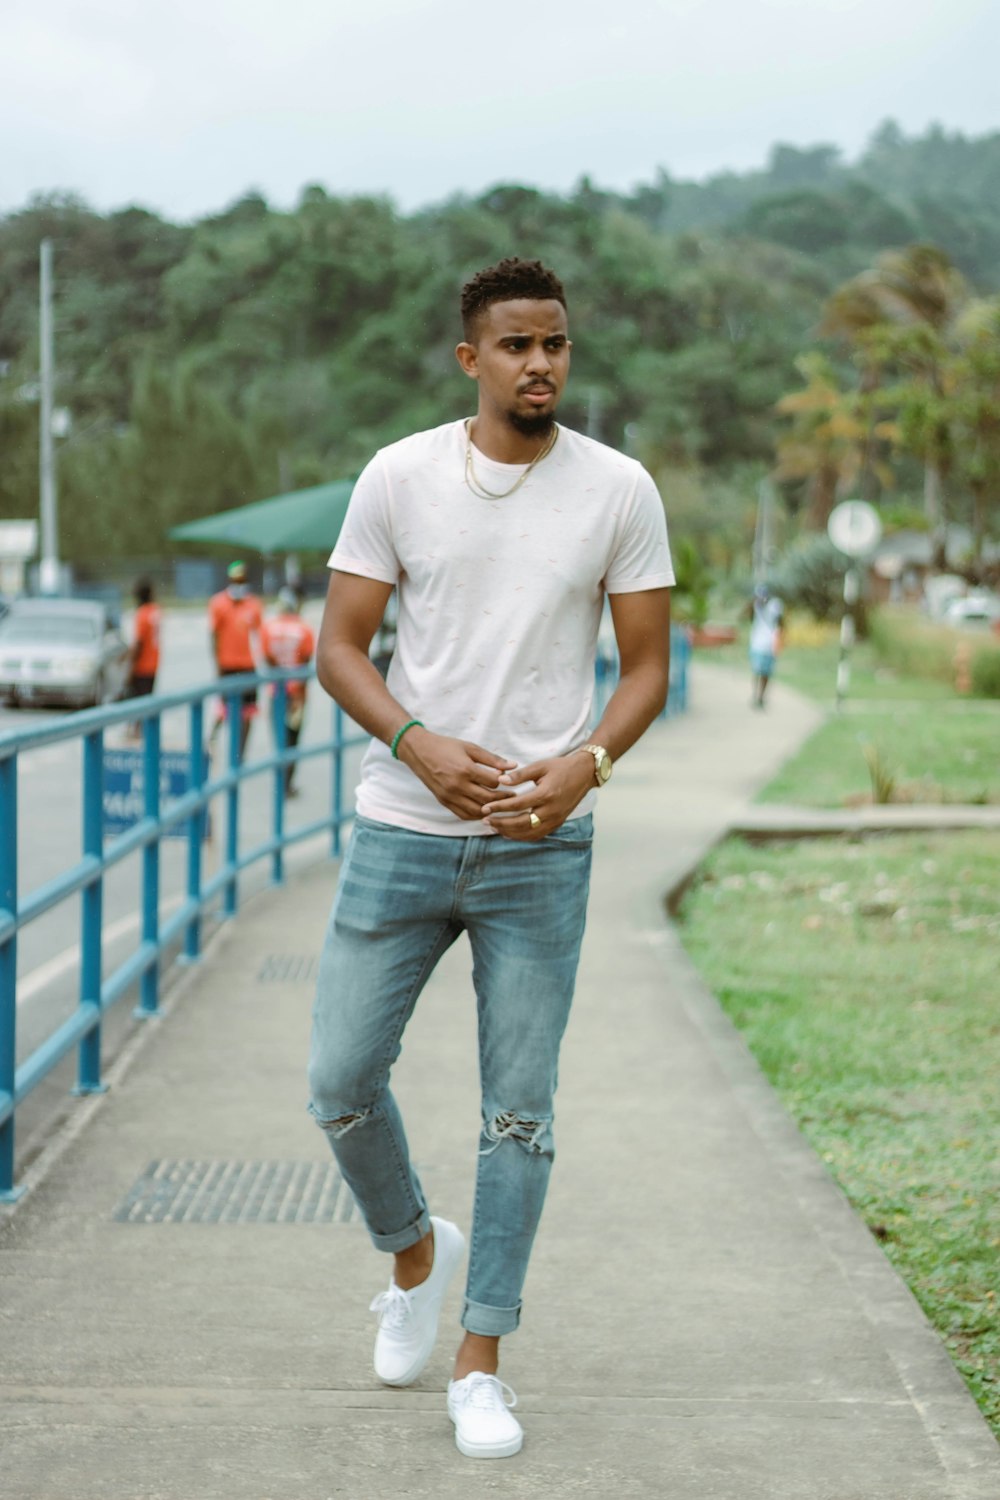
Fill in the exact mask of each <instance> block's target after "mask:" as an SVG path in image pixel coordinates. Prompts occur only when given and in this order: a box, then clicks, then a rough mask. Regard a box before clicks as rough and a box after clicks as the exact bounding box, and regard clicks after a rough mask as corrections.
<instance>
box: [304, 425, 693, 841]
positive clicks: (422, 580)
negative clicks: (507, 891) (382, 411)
mask: <svg viewBox="0 0 1000 1500" xmlns="http://www.w3.org/2000/svg"><path fill="white" fill-rule="evenodd" d="M465 445H466V435H465V425H464V423H462V422H450V423H447V424H446V425H445V426H443V427H436V428H433V429H432V430H431V431H429V432H420V433H416V434H415V435H414V436H413V437H408V438H404V439H403V440H402V441H401V442H398V443H393V444H392V445H391V446H390V447H388V448H383V449H382V450H381V451H380V452H379V453H377V454H376V455H375V457H374V458H373V459H372V461H371V463H370V464H369V465H368V466H367V468H366V469H365V470H364V472H363V473H362V475H361V477H360V479H359V480H358V482H357V484H356V485H355V487H354V493H353V494H352V496H351V503H350V506H349V507H348V511H347V516H346V519H345V521H344V525H343V528H342V530H341V533H340V537H339V538H338V541H337V545H336V547H335V548H334V550H333V552H332V554H331V556H330V561H329V566H330V567H331V568H334V569H337V570H338V571H340V572H344V573H357V574H360V575H361V576H362V577H363V578H377V579H379V580H380V581H381V582H382V583H392V584H395V585H396V589H397V595H398V622H397V636H396V649H395V653H394V655H393V658H392V662H391V664H390V667H389V672H388V677H387V685H388V687H389V690H390V692H391V693H392V694H393V696H394V697H395V698H396V699H397V701H398V702H399V703H401V704H402V705H403V707H404V708H406V709H407V710H408V711H409V712H410V713H411V714H412V715H413V717H414V718H417V719H420V720H422V722H423V723H424V724H425V726H426V727H427V728H428V729H430V730H433V731H434V733H435V734H445V735H452V736H454V737H456V738H458V739H463V740H472V741H474V742H475V743H476V744H478V745H481V746H483V747H484V748H485V749H487V750H492V751H493V752H494V753H495V754H497V755H503V756H507V757H508V758H509V759H511V760H513V761H516V762H517V764H518V765H519V766H523V765H527V764H529V763H530V762H532V761H535V760H541V759H542V758H544V757H546V756H554V755H564V754H566V753H568V752H569V751H571V750H574V749H577V748H579V747H580V746H581V745H585V744H586V743H587V741H588V738H589V735H590V731H591V728H592V724H591V713H592V708H593V696H594V654H595V647H596V642H597V631H598V626H599V624H600V619H601V609H602V606H603V602H604V595H605V593H609V594H625V593H633V592H637V591H639V590H641V589H657V588H664V587H667V586H668V585H670V584H672V583H673V581H674V575H673V569H672V567H671V561H670V549H669V546H668V543H667V526H666V520H665V518H664V514H663V505H662V503H661V500H660V496H659V494H658V492H657V489H656V486H655V485H654V483H653V481H652V479H651V478H650V477H649V475H648V474H647V473H646V471H645V469H643V468H642V467H641V465H640V464H638V463H636V462H635V460H634V459H631V458H626V457H624V456H623V455H622V454H620V453H616V452H615V451H614V449H612V448H606V447H604V445H603V444H601V443H595V442H593V441H592V440H591V439H590V438H586V437H582V436H581V435H580V434H579V433H576V432H571V431H569V430H568V429H567V428H565V427H560V429H559V436H558V438H557V441H556V444H555V447H554V448H553V450H552V452H551V453H550V454H549V455H548V457H547V458H545V459H543V460H542V461H541V463H539V464H538V465H537V466H536V467H535V468H534V469H533V470H532V472H531V473H530V474H529V476H528V478H527V479H526V480H525V482H524V484H522V485H521V487H520V489H518V490H517V491H516V492H515V493H514V494H512V495H510V496H509V497H508V498H506V499H503V500H484V499H481V498H480V497H479V496H477V495H474V494H473V493H472V491H471V490H470V489H469V488H468V486H467V485H466V483H465ZM473 451H474V458H475V468H476V475H477V477H478V479H479V481H480V484H481V485H483V486H484V487H485V488H486V489H489V490H495V491H498V492H499V491H503V490H508V489H510V487H511V485H512V484H514V483H515V481H516V480H517V478H518V477H519V475H520V474H522V473H523V472H524V469H525V467H526V466H525V465H523V464H516V465H512V464H499V463H494V462H493V461H492V460H491V459H488V458H486V457H485V456H484V455H482V454H481V453H479V451H478V450H477V449H474V450H473ZM517 790H518V791H521V790H522V787H520V786H519V787H518V788H517ZM595 792H596V788H595ZM593 801H594V796H593V794H590V795H588V796H587V797H585V798H584V800H583V801H582V802H581V803H580V804H579V806H578V807H577V808H576V809H575V810H574V814H573V816H574V817H580V816H582V815H583V814H584V813H585V812H588V811H589V810H590V807H591V806H592V804H593ZM357 809H358V812H359V813H360V814H361V815H362V816H363V817H366V818H374V819H377V820H378V821H379V822H382V823H392V824H395V825H397V826H398V827H401V828H408V829H412V830H414V831H416V832H418V833H437V834H456V835H464V836H469V835H473V834H486V833H490V832H492V830H491V829H489V828H488V827H487V826H486V824H484V823H482V822H480V821H479V820H478V819H477V820H475V821H463V820H462V819H460V818H457V817H456V816H455V815H454V813H451V812H449V811H448V809H447V808H445V807H443V806H442V805H441V803H440V802H438V800H437V798H436V797H434V795H433V794H432V793H431V792H430V791H429V790H428V789H427V787H425V786H424V784H423V782H422V781H420V779H419V778H418V777H416V776H414V774H413V772H412V771H411V770H410V769H409V768H408V767H407V766H406V765H405V764H404V763H403V762H402V761H397V760H394V759H393V758H392V755H391V754H390V752H389V747H388V746H387V745H384V744H383V743H382V742H381V741H380V740H373V741H372V744H371V746H370V748H369V749H368V751H367V753H366V755H365V757H364V760H363V762H362V767H361V781H360V785H359V787H358V793H357Z"/></svg>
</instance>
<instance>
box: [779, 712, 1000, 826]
mask: <svg viewBox="0 0 1000 1500" xmlns="http://www.w3.org/2000/svg"><path fill="white" fill-rule="evenodd" d="M998 750H1000V704H997V703H992V702H976V703H973V702H967V701H963V700H958V701H955V700H953V701H952V702H950V703H935V702H924V703H918V702H906V703H897V704H896V705H895V706H891V707H890V706H888V705H881V704H878V703H874V702H865V703H863V704H858V705H857V706H856V707H855V708H854V709H852V711H851V712H849V713H844V714H840V715H838V716H837V717H836V718H831V719H829V720H827V722H826V723H825V724H823V725H821V727H820V728H819V729H817V730H816V732H815V734H813V735H812V737H811V738H810V739H809V741H808V742H807V743H806V745H804V746H803V748H802V750H801V751H800V752H799V754H798V755H796V756H794V757H793V758H792V759H791V760H790V761H789V762H788V763H787V765H785V766H784V767H783V769H782V770H781V772H780V774H779V775H778V776H777V777H776V778H775V780H774V781H772V782H771V783H770V785H769V786H767V787H766V788H765V789H764V791H763V792H762V793H761V795H760V797H759V799H758V800H759V801H761V802H793V803H799V804H801V805H802V806H805V807H843V806H845V804H850V803H852V802H853V803H858V802H862V801H865V800H870V799H871V798H872V795H873V780H874V778H873V775H872V770H873V769H874V771H875V772H876V773H881V775H882V776H883V777H884V778H886V781H885V783H884V784H883V787H882V792H881V795H879V796H878V797H876V798H875V799H874V800H878V801H892V802H973V803H996V802H1000V753H998ZM866 755H867V757H870V758H871V766H870V764H869V759H867V758H866Z"/></svg>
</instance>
